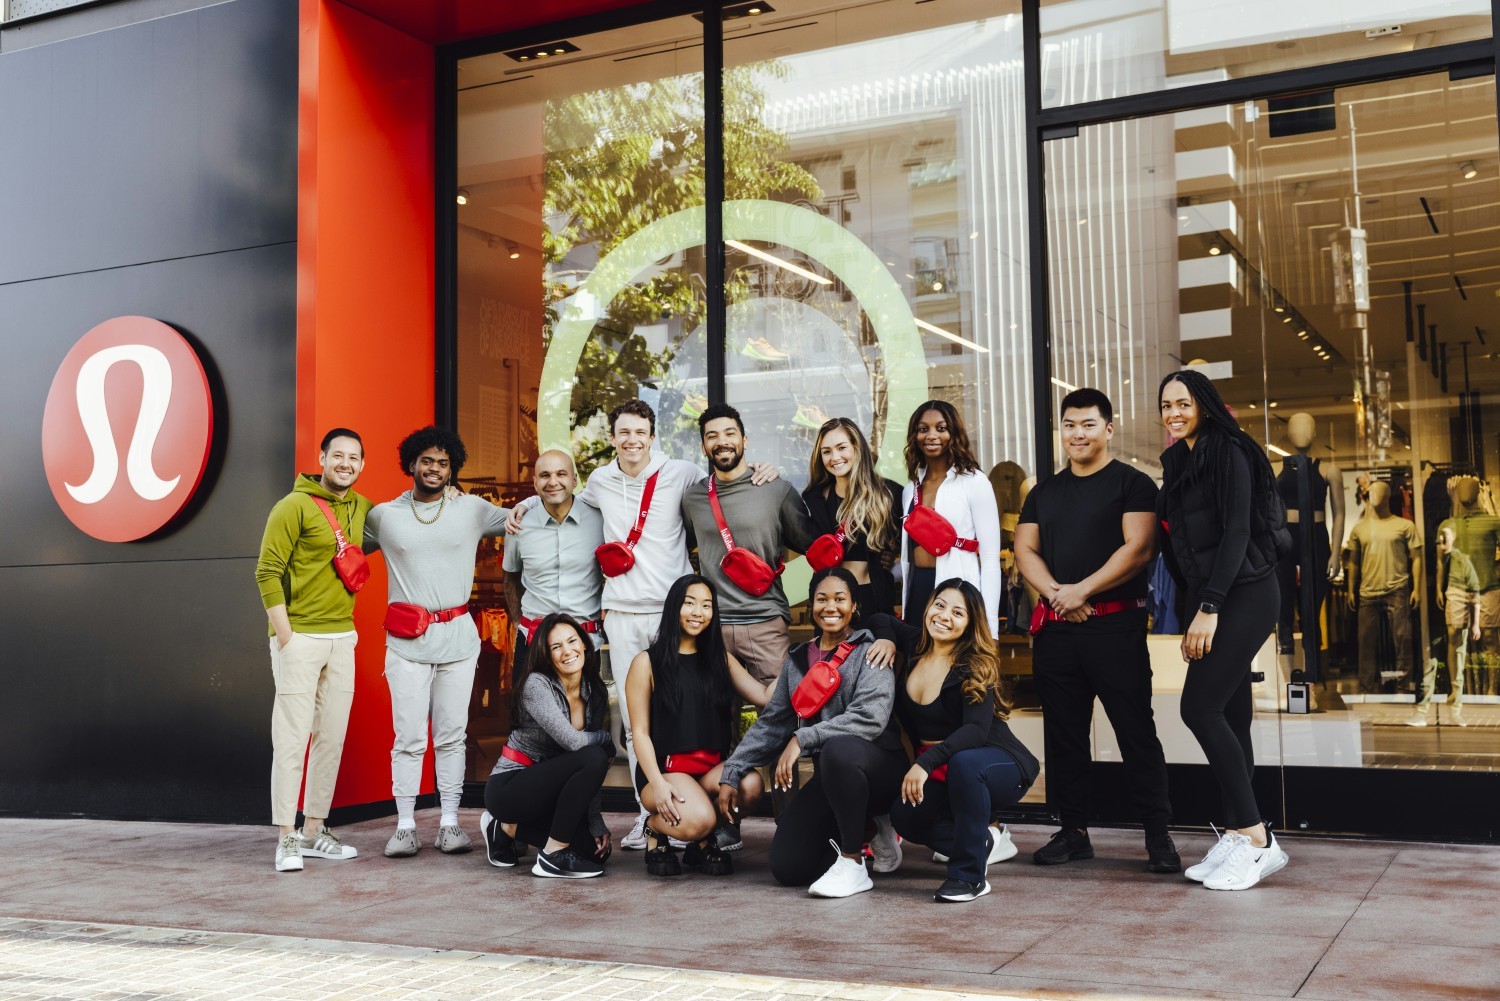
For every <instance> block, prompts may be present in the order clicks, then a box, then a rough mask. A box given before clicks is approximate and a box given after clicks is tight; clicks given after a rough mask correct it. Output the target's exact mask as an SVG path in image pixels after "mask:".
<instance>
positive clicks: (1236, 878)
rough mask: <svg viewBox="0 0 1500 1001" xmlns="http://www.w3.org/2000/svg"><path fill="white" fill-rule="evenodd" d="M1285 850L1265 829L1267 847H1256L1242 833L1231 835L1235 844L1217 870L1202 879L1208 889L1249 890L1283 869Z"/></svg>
mask: <svg viewBox="0 0 1500 1001" xmlns="http://www.w3.org/2000/svg"><path fill="white" fill-rule="evenodd" d="M1286 863H1287V857H1286V852H1284V851H1282V850H1281V845H1279V844H1278V843H1277V842H1276V835H1274V834H1272V833H1271V832H1270V831H1267V832H1266V846H1265V847H1264V848H1257V847H1255V845H1254V844H1253V843H1252V842H1251V841H1250V838H1249V837H1248V836H1247V835H1244V834H1236V835H1234V847H1233V848H1232V849H1231V850H1230V852H1229V856H1228V857H1227V858H1225V859H1224V862H1223V864H1222V865H1220V866H1219V868H1218V870H1217V871H1216V872H1215V873H1214V874H1213V875H1212V876H1209V877H1208V878H1207V879H1205V880H1204V881H1203V885H1204V886H1206V887H1208V888H1209V889H1210V890H1248V889H1250V887H1252V886H1254V885H1255V884H1256V883H1259V882H1260V881H1261V880H1262V879H1265V878H1266V877H1267V876H1269V875H1271V874H1272V873H1275V872H1280V871H1281V870H1282V869H1285V868H1286Z"/></svg>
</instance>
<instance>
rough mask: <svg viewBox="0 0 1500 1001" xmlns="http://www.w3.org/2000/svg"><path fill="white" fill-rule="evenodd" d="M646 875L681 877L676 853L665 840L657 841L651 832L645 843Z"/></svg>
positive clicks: (680, 865) (680, 868) (680, 864)
mask: <svg viewBox="0 0 1500 1001" xmlns="http://www.w3.org/2000/svg"><path fill="white" fill-rule="evenodd" d="M646 874H647V875H649V876H681V875H682V863H681V862H679V861H677V852H676V851H675V850H673V848H672V846H671V844H670V843H668V841H667V839H666V838H661V839H659V840H658V838H657V835H656V834H655V833H654V832H653V833H652V834H651V835H650V837H649V838H648V840H647V841H646Z"/></svg>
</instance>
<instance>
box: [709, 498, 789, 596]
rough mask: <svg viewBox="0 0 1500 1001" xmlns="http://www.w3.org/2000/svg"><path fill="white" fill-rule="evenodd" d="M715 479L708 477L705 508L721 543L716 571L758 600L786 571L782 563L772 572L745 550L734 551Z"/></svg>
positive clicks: (766, 565)
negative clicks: (783, 571)
mask: <svg viewBox="0 0 1500 1001" xmlns="http://www.w3.org/2000/svg"><path fill="white" fill-rule="evenodd" d="M715 479H716V477H714V476H712V475H710V476H709V478H708V505H709V507H711V508H713V512H714V521H715V522H717V523H718V525H719V536H720V537H721V538H723V540H724V548H725V549H726V550H727V552H725V553H724V558H723V559H721V560H720V561H719V569H720V570H722V571H724V576H725V577H728V578H729V579H730V580H731V581H733V582H734V585H735V586H736V587H738V588H739V589H740V590H741V591H744V592H745V593H746V594H748V595H750V596H751V597H755V598H759V597H760V596H761V595H763V594H765V593H766V592H767V591H769V590H771V585H772V584H774V583H776V578H777V576H778V575H780V573H781V571H782V570H784V569H786V565H785V564H784V563H778V564H777V566H776V568H775V569H772V568H771V564H769V563H767V562H766V561H765V560H763V559H761V558H760V557H759V556H757V555H755V554H754V553H752V552H751V551H750V550H748V549H740V548H737V547H736V546H735V544H734V536H733V535H731V534H730V532H729V526H728V525H727V524H725V523H724V509H723V508H722V507H720V506H719V492H718V490H717V489H715V487H714V481H715Z"/></svg>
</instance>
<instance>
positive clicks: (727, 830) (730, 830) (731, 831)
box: [714, 824, 745, 852]
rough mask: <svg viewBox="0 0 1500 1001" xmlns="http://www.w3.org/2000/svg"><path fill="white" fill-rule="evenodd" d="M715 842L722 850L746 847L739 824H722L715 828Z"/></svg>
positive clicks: (731, 850) (735, 849) (727, 850)
mask: <svg viewBox="0 0 1500 1001" xmlns="http://www.w3.org/2000/svg"><path fill="white" fill-rule="evenodd" d="M714 844H715V845H716V846H717V847H718V849H719V851H721V852H737V851H739V850H740V849H741V848H743V847H745V839H744V838H743V837H742V836H741V835H740V825H739V824H720V825H719V826H718V827H716V828H714Z"/></svg>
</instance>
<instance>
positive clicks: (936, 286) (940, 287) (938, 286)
mask: <svg viewBox="0 0 1500 1001" xmlns="http://www.w3.org/2000/svg"><path fill="white" fill-rule="evenodd" d="M932 290H933V291H934V292H941V291H942V290H943V283H942V282H933V283H932Z"/></svg>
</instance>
